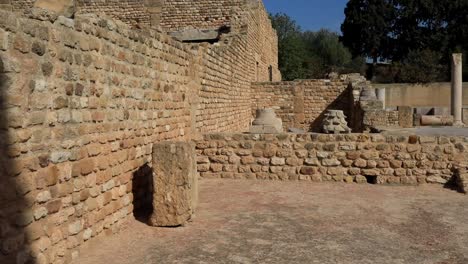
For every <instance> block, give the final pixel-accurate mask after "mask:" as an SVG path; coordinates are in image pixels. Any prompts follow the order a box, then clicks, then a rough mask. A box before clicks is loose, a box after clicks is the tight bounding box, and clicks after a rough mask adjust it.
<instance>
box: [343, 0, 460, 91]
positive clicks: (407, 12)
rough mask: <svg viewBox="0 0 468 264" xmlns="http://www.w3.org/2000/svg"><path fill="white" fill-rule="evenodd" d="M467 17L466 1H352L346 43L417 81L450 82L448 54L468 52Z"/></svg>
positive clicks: (345, 25) (345, 24)
mask: <svg viewBox="0 0 468 264" xmlns="http://www.w3.org/2000/svg"><path fill="white" fill-rule="evenodd" d="M467 14H468V0H349V2H348V4H347V6H346V9H345V15H346V18H345V21H344V22H343V24H342V26H341V30H342V33H343V37H342V41H343V43H344V44H345V46H346V47H348V48H349V49H350V51H351V53H352V54H353V55H354V56H366V57H368V58H372V59H374V61H377V59H380V60H385V61H391V62H392V63H393V64H395V65H396V66H398V67H401V69H400V70H399V71H400V76H405V75H408V74H409V73H411V75H413V76H414V78H413V79H412V80H413V81H415V82H416V81H417V79H418V78H419V79H425V80H427V78H429V77H433V78H436V79H437V78H440V76H441V75H444V76H443V78H444V79H449V78H450V77H449V74H448V71H447V68H448V66H449V65H450V54H451V53H453V52H462V53H466V51H467V50H468V16H467ZM416 56H422V57H420V58H419V63H422V64H421V67H416ZM422 58H426V59H427V60H425V61H424V60H422ZM428 63H433V65H432V66H430V67H429V65H427V64H428ZM396 66H395V67H396ZM437 69H438V70H439V73H438V74H435V73H434V72H432V71H433V70H437ZM428 71H429V72H428ZM408 76H409V75H408ZM408 76H407V77H408ZM418 76H419V77H418ZM407 77H404V78H403V77H402V78H400V80H403V79H405V80H406V79H407ZM426 77H427V78H426Z"/></svg>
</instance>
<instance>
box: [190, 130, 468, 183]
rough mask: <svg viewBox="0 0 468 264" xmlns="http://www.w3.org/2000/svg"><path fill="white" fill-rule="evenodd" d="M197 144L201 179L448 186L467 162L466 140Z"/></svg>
mask: <svg viewBox="0 0 468 264" xmlns="http://www.w3.org/2000/svg"><path fill="white" fill-rule="evenodd" d="M196 143H197V155H198V158H197V160H198V171H199V172H200V173H201V177H202V178H228V179H259V180H260V179H265V180H302V181H315V182H322V181H335V182H358V183H367V182H369V183H378V184H386V183H387V184H418V183H442V184H443V183H446V182H447V181H449V180H450V179H451V177H452V176H453V169H454V168H456V167H458V166H462V167H463V166H465V164H464V163H465V161H466V158H467V157H468V152H467V147H468V142H467V141H466V139H465V138H463V137H450V138H449V137H418V136H384V135H379V134H349V135H323V134H277V135H273V134H270V135H258V134H250V135H249V134H207V135H204V137H203V139H200V140H198V141H197V142H196Z"/></svg>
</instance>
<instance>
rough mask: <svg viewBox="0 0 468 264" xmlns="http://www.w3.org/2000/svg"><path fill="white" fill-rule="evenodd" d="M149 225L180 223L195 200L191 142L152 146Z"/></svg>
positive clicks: (185, 219) (196, 182) (194, 203)
mask: <svg viewBox="0 0 468 264" xmlns="http://www.w3.org/2000/svg"><path fill="white" fill-rule="evenodd" d="M153 170H154V172H153V186H154V194H153V209H154V211H153V214H152V216H151V218H150V224H151V225H153V226H163V227H171V226H180V225H184V224H185V223H186V222H187V221H188V220H190V218H191V217H192V215H193V213H194V211H195V207H196V203H197V201H198V179H197V173H196V155H195V145H194V144H191V143H184V142H164V143H158V144H155V145H154V146H153Z"/></svg>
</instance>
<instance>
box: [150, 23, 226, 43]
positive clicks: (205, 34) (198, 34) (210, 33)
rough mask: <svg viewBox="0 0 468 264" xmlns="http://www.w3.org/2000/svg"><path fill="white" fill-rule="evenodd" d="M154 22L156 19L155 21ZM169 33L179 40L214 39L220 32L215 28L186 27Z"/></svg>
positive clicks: (217, 37)
mask: <svg viewBox="0 0 468 264" xmlns="http://www.w3.org/2000/svg"><path fill="white" fill-rule="evenodd" d="M155 23H156V21H155ZM170 35H171V36H172V37H174V38H175V39H177V40H180V41H188V42H192V41H215V40H217V39H219V36H220V33H219V30H217V29H186V30H181V31H175V32H171V33H170Z"/></svg>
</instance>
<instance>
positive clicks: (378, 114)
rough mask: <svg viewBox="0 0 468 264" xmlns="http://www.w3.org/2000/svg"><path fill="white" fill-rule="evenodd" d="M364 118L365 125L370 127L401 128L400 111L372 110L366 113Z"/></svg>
mask: <svg viewBox="0 0 468 264" xmlns="http://www.w3.org/2000/svg"><path fill="white" fill-rule="evenodd" d="M363 115H364V117H363V124H364V125H365V126H369V127H399V126H400V121H399V113H398V111H389V110H383V109H380V110H371V111H365V112H364V114H363Z"/></svg>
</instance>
